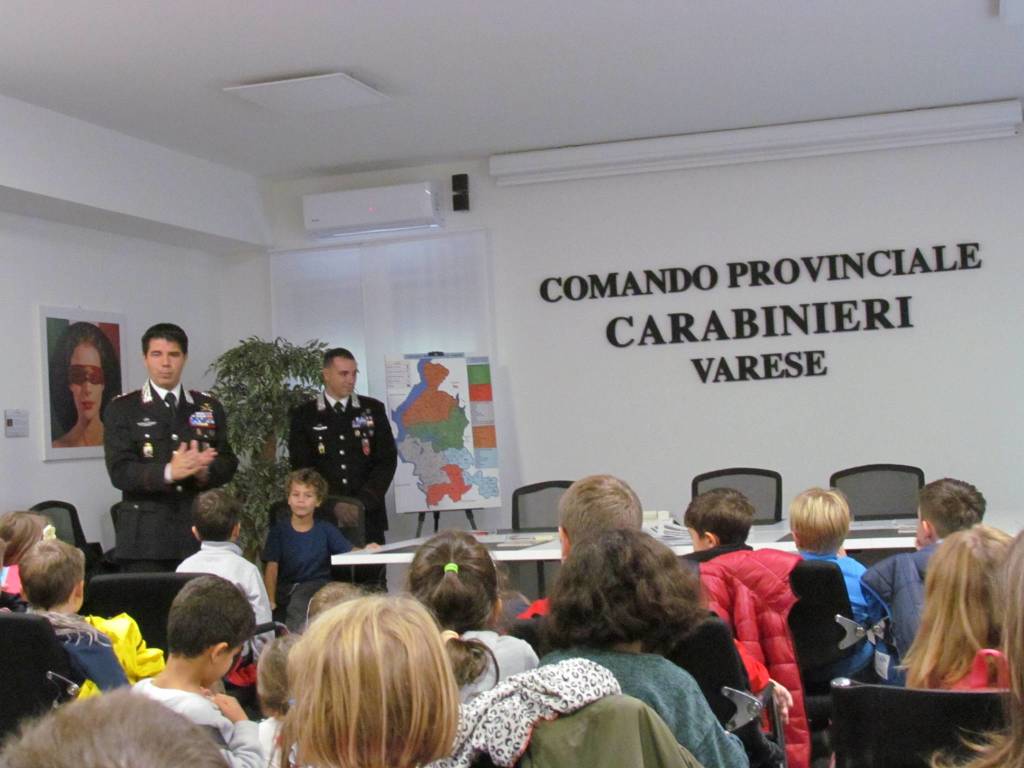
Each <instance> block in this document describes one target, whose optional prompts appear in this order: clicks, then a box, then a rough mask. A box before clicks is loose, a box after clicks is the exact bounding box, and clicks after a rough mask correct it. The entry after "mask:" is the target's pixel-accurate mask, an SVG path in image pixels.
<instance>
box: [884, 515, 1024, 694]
mask: <svg viewBox="0 0 1024 768" xmlns="http://www.w3.org/2000/svg"><path fill="white" fill-rule="evenodd" d="M1011 541H1012V539H1011V538H1010V536H1009V535H1008V534H1006V533H1003V532H1002V531H1000V530H998V529H996V528H992V527H991V526H988V525H981V524H979V525H976V526H974V527H973V528H970V529H968V530H966V531H958V532H957V533H954V534H951V535H950V536H948V537H947V538H946V539H944V540H943V542H942V544H940V545H939V548H938V550H937V551H936V552H935V554H934V555H933V556H932V561H931V563H930V564H929V566H928V575H927V576H926V577H925V583H924V611H923V613H922V614H921V626H920V628H919V629H918V631H917V636H916V637H915V638H914V643H913V645H911V646H910V651H909V652H908V653H907V656H906V658H905V659H904V664H905V666H906V668H907V687H908V688H945V689H953V690H976V689H990V688H1007V687H1009V675H1008V672H1007V669H1006V658H1005V656H1004V655H1003V654H1002V652H1001V651H1000V650H998V649H999V647H1000V642H1001V639H1002V629H1003V612H1004V609H1005V605H1006V600H1007V593H1006V583H1005V574H1004V570H1003V568H1004V565H1005V563H1006V558H1007V555H1008V554H1009V551H1010V543H1011ZM1014 599H1017V600H1019V599H1020V594H1019V593H1018V594H1016V595H1014Z"/></svg>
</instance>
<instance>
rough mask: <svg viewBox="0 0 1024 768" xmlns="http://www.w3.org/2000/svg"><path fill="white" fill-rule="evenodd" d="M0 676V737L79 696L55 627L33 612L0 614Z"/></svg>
mask: <svg viewBox="0 0 1024 768" xmlns="http://www.w3.org/2000/svg"><path fill="white" fill-rule="evenodd" d="M0 677H2V679H3V684H2V685H0V740H2V739H3V738H4V737H5V736H6V735H7V734H8V733H10V732H11V731H13V730H14V729H15V728H16V727H17V725H18V723H19V722H21V721H22V720H23V719H25V718H28V717H33V716H35V715H40V714H42V713H44V712H46V711H47V710H48V709H50V708H52V707H55V706H57V705H58V704H60V703H61V702H63V701H66V700H68V699H72V698H74V697H75V696H77V695H78V685H77V684H76V683H75V682H73V680H72V672H71V666H70V664H69V662H68V657H67V654H66V653H65V652H64V648H63V646H61V643H60V641H59V640H58V639H57V636H56V635H55V634H54V633H53V627H51V626H50V622H48V621H47V620H46V619H45V618H43V617H42V616H36V615H34V614H30V613H0ZM78 682H81V681H78Z"/></svg>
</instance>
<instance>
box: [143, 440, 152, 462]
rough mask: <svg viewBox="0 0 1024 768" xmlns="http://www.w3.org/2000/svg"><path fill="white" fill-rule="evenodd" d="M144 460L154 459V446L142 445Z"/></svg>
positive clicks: (147, 443) (150, 444) (149, 444)
mask: <svg viewBox="0 0 1024 768" xmlns="http://www.w3.org/2000/svg"><path fill="white" fill-rule="evenodd" d="M142 458H144V459H152V458H153V444H152V443H149V442H146V443H143V444H142Z"/></svg>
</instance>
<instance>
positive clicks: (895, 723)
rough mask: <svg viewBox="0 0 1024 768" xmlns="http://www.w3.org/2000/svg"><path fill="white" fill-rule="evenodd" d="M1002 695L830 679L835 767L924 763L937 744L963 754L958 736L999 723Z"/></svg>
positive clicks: (912, 767)
mask: <svg viewBox="0 0 1024 768" xmlns="http://www.w3.org/2000/svg"><path fill="white" fill-rule="evenodd" d="M1003 712H1004V710H1003V695H1002V694H999V693H994V692H984V693H981V692H973V691H971V692H966V691H926V690H914V689H909V688H898V687H895V686H890V685H863V684H857V683H851V682H850V681H849V680H845V679H842V678H841V679H839V680H836V681H835V682H833V684H832V739H831V744H832V748H833V749H834V750H835V755H836V763H835V764H836V768H868V766H870V767H871V768H923V767H924V766H926V765H928V759H929V757H930V756H931V755H932V754H933V753H934V752H935V751H937V750H948V751H950V752H952V753H953V754H958V755H961V756H965V755H966V754H967V750H966V749H964V747H963V743H962V741H961V737H962V736H965V735H966V736H967V737H968V738H972V737H973V738H977V737H978V735H979V734H982V733H985V732H987V731H991V730H997V729H999V728H1001V727H1003V724H1004V722H1005V718H1004V714H1003Z"/></svg>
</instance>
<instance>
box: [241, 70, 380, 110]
mask: <svg viewBox="0 0 1024 768" xmlns="http://www.w3.org/2000/svg"><path fill="white" fill-rule="evenodd" d="M222 90H223V91H224V93H230V94H233V95H235V96H238V97H239V98H240V99H245V100H246V101H251V102H253V103H254V104H259V105H260V106H261V107H265V108H266V109H272V110H274V111H275V112H284V113H300V114H313V113H316V112H336V111H337V110H340V109H348V108H349V107H362V106H366V105H369V104H381V103H383V102H385V101H390V97H389V96H387V95H386V94H383V93H381V92H380V91H378V90H375V89H373V88H371V87H370V86H368V85H367V84H366V83H361V82H359V81H358V80H356V79H355V78H354V77H349V76H348V75H346V74H345V73H344V72H332V73H330V74H327V75H313V76H312V77H292V78H289V79H287V80H270V81H268V82H265V83H253V84H251V85H233V86H230V87H228V88H223V89H222Z"/></svg>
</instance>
